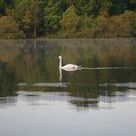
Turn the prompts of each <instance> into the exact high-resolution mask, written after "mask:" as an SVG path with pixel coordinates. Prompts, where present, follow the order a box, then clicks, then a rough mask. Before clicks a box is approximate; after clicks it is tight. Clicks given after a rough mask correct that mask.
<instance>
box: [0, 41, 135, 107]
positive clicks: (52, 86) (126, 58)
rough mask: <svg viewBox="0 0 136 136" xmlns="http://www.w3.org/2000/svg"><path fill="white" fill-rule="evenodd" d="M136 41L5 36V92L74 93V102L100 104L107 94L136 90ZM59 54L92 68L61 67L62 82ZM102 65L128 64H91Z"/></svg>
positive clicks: (0, 56)
mask: <svg viewBox="0 0 136 136" xmlns="http://www.w3.org/2000/svg"><path fill="white" fill-rule="evenodd" d="M135 43H136V40H135V39H105V40H103V39H100V40H98V39H95V40H93V39H90V40H16V41H0V97H5V96H12V95H15V94H16V92H17V91H22V90H23V91H27V92H28V91H29V92H34V91H44V92H68V94H67V95H68V96H69V97H71V99H69V100H68V101H69V102H71V103H72V104H74V105H76V106H77V107H88V106H91V107H97V106H98V103H99V101H101V100H102V101H105V97H108V98H116V96H118V94H120V93H121V94H120V95H119V96H122V97H123V96H124V95H127V94H128V92H130V90H136V46H135ZM59 55H62V56H63V62H64V64H67V63H74V64H78V65H81V66H83V67H86V69H81V70H78V71H75V72H66V71H61V72H62V73H61V74H62V81H59V78H60V73H59V69H58V64H59V60H58V56H59ZM98 67H125V68H120V69H112V68H111V69H89V68H98ZM118 92H120V93H118ZM72 98H74V99H72ZM110 101H111V102H112V101H115V100H112V99H110Z"/></svg>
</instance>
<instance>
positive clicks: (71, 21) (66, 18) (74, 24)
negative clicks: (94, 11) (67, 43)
mask: <svg viewBox="0 0 136 136" xmlns="http://www.w3.org/2000/svg"><path fill="white" fill-rule="evenodd" d="M79 20H80V17H79V16H78V15H77V14H76V10H75V7H74V6H71V7H69V8H68V9H67V10H66V12H64V14H63V16H62V20H61V27H62V29H63V31H64V33H65V36H66V37H72V36H74V35H75V33H76V31H77V30H78V26H79Z"/></svg>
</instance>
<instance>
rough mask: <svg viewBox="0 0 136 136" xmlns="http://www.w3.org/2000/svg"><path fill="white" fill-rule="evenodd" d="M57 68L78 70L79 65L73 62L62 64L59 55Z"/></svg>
mask: <svg viewBox="0 0 136 136" xmlns="http://www.w3.org/2000/svg"><path fill="white" fill-rule="evenodd" d="M59 59H60V61H59V69H63V70H65V71H75V70H78V69H79V67H80V66H77V65H75V64H67V65H64V66H62V56H59Z"/></svg>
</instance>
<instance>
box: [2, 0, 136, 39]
mask: <svg viewBox="0 0 136 136" xmlns="http://www.w3.org/2000/svg"><path fill="white" fill-rule="evenodd" d="M135 36H136V0H0V38H1V39H17V38H34V37H59V38H95V37H98V38H99V37H100V38H101V37H102V38H105V37H108V38H110V37H135Z"/></svg>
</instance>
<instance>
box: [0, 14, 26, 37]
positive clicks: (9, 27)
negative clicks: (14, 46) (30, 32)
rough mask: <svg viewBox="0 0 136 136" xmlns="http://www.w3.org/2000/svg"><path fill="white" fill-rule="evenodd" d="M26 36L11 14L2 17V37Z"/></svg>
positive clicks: (0, 25) (0, 23)
mask: <svg viewBox="0 0 136 136" xmlns="http://www.w3.org/2000/svg"><path fill="white" fill-rule="evenodd" d="M24 37H25V35H24V33H23V32H22V31H20V30H19V28H18V25H17V23H16V22H15V20H14V19H13V18H12V17H11V16H2V17H0V38H1V39H18V38H24Z"/></svg>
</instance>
